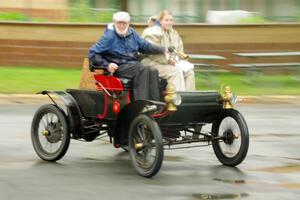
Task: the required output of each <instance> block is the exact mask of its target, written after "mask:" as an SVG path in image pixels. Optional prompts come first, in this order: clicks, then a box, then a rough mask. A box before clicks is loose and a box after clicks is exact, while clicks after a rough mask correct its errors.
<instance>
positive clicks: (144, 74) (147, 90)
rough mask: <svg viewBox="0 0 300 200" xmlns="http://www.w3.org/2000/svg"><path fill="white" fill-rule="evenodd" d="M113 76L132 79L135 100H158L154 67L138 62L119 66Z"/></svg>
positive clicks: (157, 82)
mask: <svg viewBox="0 0 300 200" xmlns="http://www.w3.org/2000/svg"><path fill="white" fill-rule="evenodd" d="M115 76H117V77H120V78H129V79H133V95H134V99H135V100H155V101H159V100H160V96H159V76H158V70H157V69H155V68H154V67H150V66H145V65H143V64H141V63H140V62H132V63H126V64H122V65H120V66H119V69H118V70H117V71H116V72H115Z"/></svg>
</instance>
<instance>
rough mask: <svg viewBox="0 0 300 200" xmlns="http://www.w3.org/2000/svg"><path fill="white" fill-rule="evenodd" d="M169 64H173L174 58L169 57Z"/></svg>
mask: <svg viewBox="0 0 300 200" xmlns="http://www.w3.org/2000/svg"><path fill="white" fill-rule="evenodd" d="M168 63H169V64H170V65H175V63H176V62H175V60H173V59H172V58H169V62H168Z"/></svg>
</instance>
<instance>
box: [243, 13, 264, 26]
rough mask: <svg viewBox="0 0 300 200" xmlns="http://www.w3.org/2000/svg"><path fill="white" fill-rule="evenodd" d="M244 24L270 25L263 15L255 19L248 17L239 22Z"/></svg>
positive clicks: (254, 17)
mask: <svg viewBox="0 0 300 200" xmlns="http://www.w3.org/2000/svg"><path fill="white" fill-rule="evenodd" d="M239 22H240V23H242V24H260V23H268V22H269V21H268V20H267V19H266V18H264V17H263V16H261V15H256V16H253V17H248V18H244V19H240V20H239Z"/></svg>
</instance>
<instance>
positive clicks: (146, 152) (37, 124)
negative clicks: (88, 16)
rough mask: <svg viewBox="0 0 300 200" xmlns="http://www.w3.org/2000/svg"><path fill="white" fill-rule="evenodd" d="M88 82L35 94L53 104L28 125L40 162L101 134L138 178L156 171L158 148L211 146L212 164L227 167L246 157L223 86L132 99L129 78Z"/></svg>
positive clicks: (245, 140) (245, 136)
mask: <svg viewBox="0 0 300 200" xmlns="http://www.w3.org/2000/svg"><path fill="white" fill-rule="evenodd" d="M90 67H91V70H94V66H90ZM94 78H95V84H96V86H97V90H83V89H67V90H66V91H42V92H40V94H43V95H48V96H49V98H50V99H51V100H52V102H53V104H48V105H44V106H42V107H40V108H39V109H38V110H37V111H36V113H35V115H34V118H33V121H32V126H31V138H32V144H33V147H34V149H35V151H36V153H37V154H38V156H39V157H40V158H41V159H43V160H46V161H52V162H53V161H57V160H59V159H61V158H62V157H63V156H64V155H65V153H66V151H67V149H68V147H69V143H70V139H75V140H85V141H88V142H90V141H93V140H95V139H97V138H98V137H99V136H102V135H104V134H107V135H108V136H109V138H110V142H111V143H113V145H114V147H116V148H120V147H121V148H123V149H124V150H126V151H129V154H130V157H131V161H132V164H133V166H134V168H135V169H136V171H137V172H138V174H140V175H141V176H144V177H152V176H154V175H155V174H157V172H158V171H159V170H160V168H161V166H162V162H163V157H164V148H178V147H179V148H185V147H190V146H195V143H198V146H201V145H199V143H201V144H202V145H212V147H213V150H214V152H215V155H216V156H217V158H218V160H219V161H220V162H221V163H222V164H224V165H228V166H236V165H238V164H240V163H241V162H242V161H243V160H244V158H245V157H246V154H247V151H248V145H249V133H248V128H247V124H246V122H245V120H244V118H243V116H242V115H241V114H240V113H239V112H238V111H237V110H235V109H233V106H232V103H233V101H234V95H233V94H232V92H231V91H230V88H229V87H228V86H227V87H225V90H224V94H220V93H219V92H216V91H195V92H176V91H175V90H174V87H172V85H168V86H166V84H163V82H162V87H161V101H146V100H143V101H142V100H138V101H134V100H133V95H132V82H131V80H128V79H120V78H117V77H114V76H111V75H107V74H103V75H95V76H94ZM54 96H56V97H59V98H54ZM57 99H60V101H62V102H63V104H59V103H58V102H57V101H58V100H57ZM207 124H212V128H211V131H203V127H204V126H205V125H207Z"/></svg>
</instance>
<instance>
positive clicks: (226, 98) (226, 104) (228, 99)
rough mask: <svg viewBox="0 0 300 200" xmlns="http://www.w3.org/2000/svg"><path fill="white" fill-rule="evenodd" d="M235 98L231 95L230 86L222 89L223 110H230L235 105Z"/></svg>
mask: <svg viewBox="0 0 300 200" xmlns="http://www.w3.org/2000/svg"><path fill="white" fill-rule="evenodd" d="M236 100H237V97H236V95H235V94H234V93H232V91H231V88H230V86H228V85H227V86H225V87H224V93H223V94H222V101H223V108H224V109H232V108H233V103H236Z"/></svg>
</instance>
